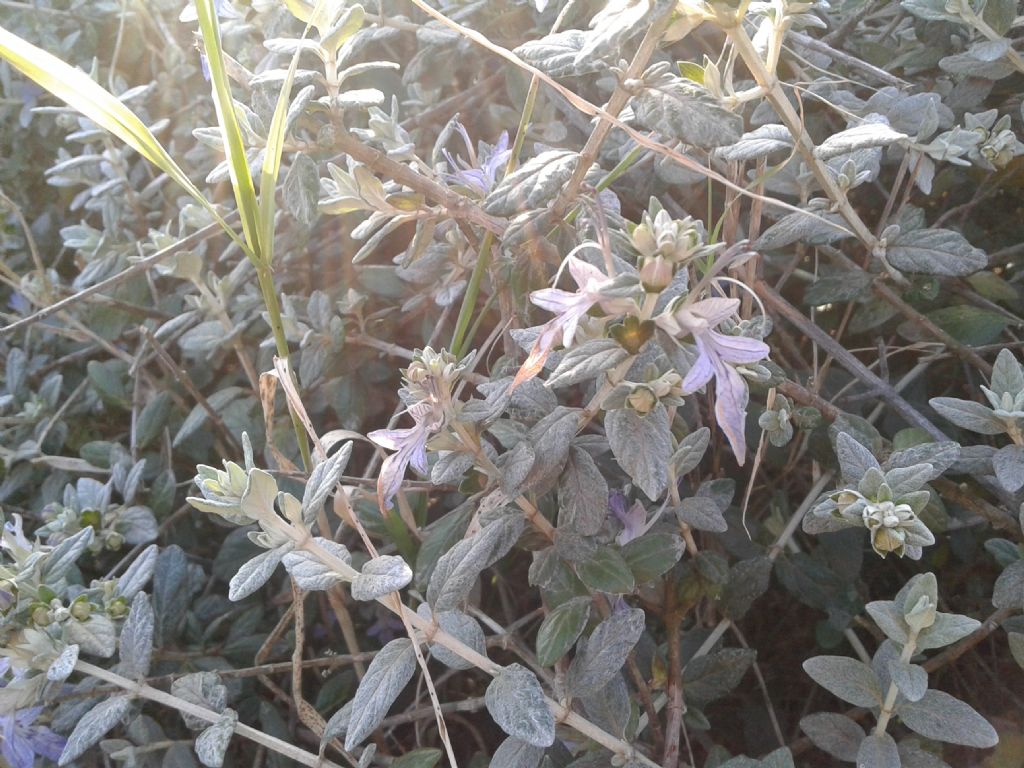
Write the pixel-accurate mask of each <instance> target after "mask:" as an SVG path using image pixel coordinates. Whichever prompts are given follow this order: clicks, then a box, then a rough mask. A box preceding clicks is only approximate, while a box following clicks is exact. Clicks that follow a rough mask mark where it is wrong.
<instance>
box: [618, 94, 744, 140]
mask: <svg viewBox="0 0 1024 768" xmlns="http://www.w3.org/2000/svg"><path fill="white" fill-rule="evenodd" d="M630 104H631V105H632V107H633V112H634V114H635V115H636V121H637V123H639V124H640V125H641V126H642V127H644V128H646V129H648V130H651V131H657V132H658V133H660V134H661V135H662V136H665V137H668V138H672V139H678V140H679V141H682V142H684V143H685V144H690V145H691V146H694V147H700V148H701V149H713V148H714V147H723V146H727V145H729V144H735V143H736V142H737V141H739V139H740V137H741V136H742V134H743V118H742V117H741V116H740V115H737V114H735V113H733V112H730V111H728V110H727V109H725V108H723V107H721V106H720V105H719V104H718V102H717V101H715V100H714V99H713V98H711V97H709V96H708V95H706V94H704V93H701V92H700V91H699V90H697V89H696V88H695V87H694V86H693V85H692V84H690V83H688V82H687V81H686V80H683V79H682V78H681V77H676V76H665V77H662V78H659V80H658V81H657V83H656V84H654V85H652V86H650V87H647V88H644V89H643V90H642V91H641V92H640V93H639V94H638V95H636V96H634V97H633V99H632V100H631V102H630Z"/></svg>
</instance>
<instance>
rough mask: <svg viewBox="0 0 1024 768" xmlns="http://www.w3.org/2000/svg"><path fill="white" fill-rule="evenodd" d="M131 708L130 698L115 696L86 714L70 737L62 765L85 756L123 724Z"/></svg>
mask: <svg viewBox="0 0 1024 768" xmlns="http://www.w3.org/2000/svg"><path fill="white" fill-rule="evenodd" d="M131 706H132V700H131V697H130V696H126V695H123V696H113V697H111V698H109V699H107V700H106V701H102V702H100V703H99V704H97V705H96V706H95V707H93V708H92V709H90V710H89V711H88V712H86V713H85V715H84V716H83V717H82V719H81V720H79V721H78V724H77V725H75V730H73V731H72V732H71V735H70V736H68V743H67V744H66V745H65V746H64V751H63V752H61V755H60V764H61V765H67V764H68V763H70V762H71V761H72V760H74V759H75V758H76V757H79V756H80V755H82V754H84V753H85V751H86V750H87V749H89V748H90V747H92V746H93V745H94V744H96V743H97V742H98V741H99V740H100V739H102V738H103V737H104V736H105V735H106V734H107V732H108V731H109V730H110V729H111V728H113V727H114V726H115V725H117V724H118V723H119V722H121V720H122V719H123V718H124V716H125V715H126V714H128V710H129V709H131Z"/></svg>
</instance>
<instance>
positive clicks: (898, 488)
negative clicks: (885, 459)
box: [885, 464, 939, 498]
mask: <svg viewBox="0 0 1024 768" xmlns="http://www.w3.org/2000/svg"><path fill="white" fill-rule="evenodd" d="M938 474H939V473H937V472H936V471H935V468H934V467H932V465H931V464H915V465H914V466H912V467H897V468H896V469H890V470H889V471H888V472H886V473H885V482H886V484H887V485H888V486H889V488H890V489H892V493H893V496H895V497H897V498H898V497H900V496H903V495H904V494H907V493H910V492H911V491H916V490H918V489H919V488H921V486H923V485H924V484H925V483H927V482H928V481H929V480H934V479H935V478H936V477H937V476H938Z"/></svg>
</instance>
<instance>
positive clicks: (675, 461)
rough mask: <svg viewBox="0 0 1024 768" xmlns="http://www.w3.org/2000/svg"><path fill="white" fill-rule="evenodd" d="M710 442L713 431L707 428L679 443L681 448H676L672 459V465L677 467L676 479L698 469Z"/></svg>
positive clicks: (691, 434) (696, 431) (693, 433)
mask: <svg viewBox="0 0 1024 768" xmlns="http://www.w3.org/2000/svg"><path fill="white" fill-rule="evenodd" d="M710 441H711V430H710V429H708V428H707V427H701V428H700V429H695V430H694V431H693V432H691V433H690V434H688V435H687V436H686V437H684V438H683V439H682V440H680V441H679V447H678V448H676V452H675V453H673V454H672V459H671V461H672V465H673V466H674V467H675V471H676V477H682V476H683V475H686V474H688V473H690V472H692V471H693V470H695V469H696V468H697V465H698V464H700V462H701V460H702V459H703V458H704V453H705V451H707V449H708V443H709V442H710Z"/></svg>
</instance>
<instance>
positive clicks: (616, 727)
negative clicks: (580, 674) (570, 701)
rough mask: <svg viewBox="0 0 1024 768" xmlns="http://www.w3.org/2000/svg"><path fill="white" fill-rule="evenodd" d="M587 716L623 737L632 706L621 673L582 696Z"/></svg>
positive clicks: (599, 725)
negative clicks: (596, 689)
mask: <svg viewBox="0 0 1024 768" xmlns="http://www.w3.org/2000/svg"><path fill="white" fill-rule="evenodd" d="M581 703H582V704H583V709H584V711H585V712H586V713H587V717H588V718H589V719H590V720H591V721H592V722H593V723H594V724H595V725H596V726H598V727H599V728H602V729H603V730H605V731H607V732H608V733H610V734H612V735H613V736H615V737H616V738H618V739H621V738H622V737H623V736H624V735H625V733H626V728H627V727H628V726H629V718H630V715H631V714H632V707H631V706H630V700H629V689H628V688H626V681H625V680H623V679H622V675H621V674H616V675H614V676H613V677H612V679H611V680H609V681H608V683H607V684H605V685H604V686H603V687H602V688H601V689H600V690H598V691H596V692H595V693H592V694H590V695H587V696H583V697H581Z"/></svg>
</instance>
